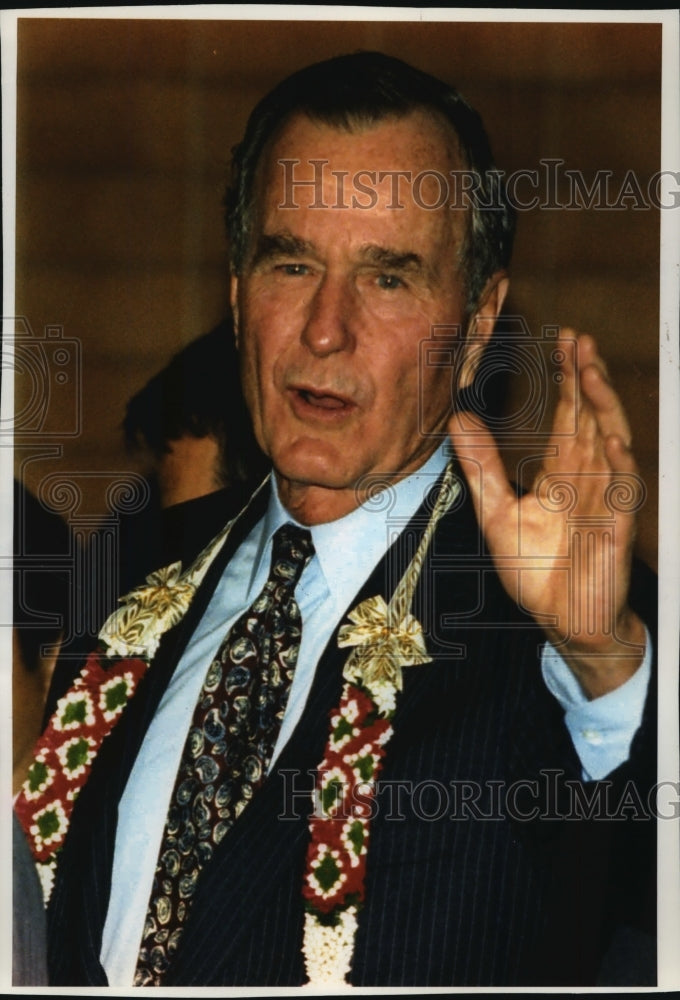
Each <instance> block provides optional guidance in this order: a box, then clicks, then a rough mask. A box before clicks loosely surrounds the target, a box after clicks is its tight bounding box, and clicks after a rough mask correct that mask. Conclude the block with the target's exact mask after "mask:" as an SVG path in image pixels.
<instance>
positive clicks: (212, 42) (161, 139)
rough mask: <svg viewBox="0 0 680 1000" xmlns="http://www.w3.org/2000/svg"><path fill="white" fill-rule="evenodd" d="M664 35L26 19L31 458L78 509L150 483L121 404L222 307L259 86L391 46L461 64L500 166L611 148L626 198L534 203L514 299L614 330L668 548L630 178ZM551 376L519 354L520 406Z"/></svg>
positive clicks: (653, 255) (26, 428) (646, 224)
mask: <svg viewBox="0 0 680 1000" xmlns="http://www.w3.org/2000/svg"><path fill="white" fill-rule="evenodd" d="M660 41H661V28H660V26H659V25H653V24H652V25H648V24H646V25H643V24H630V25H623V24H568V23H561V24H560V23H556V24H532V23H517V24H510V23H455V22H446V23H422V22H421V21H413V22H384V21H381V20H378V19H377V18H376V20H375V21H367V22H361V23H357V22H332V23H328V22H314V21H302V22H300V21H298V22H288V21H276V22H272V21H161V20H144V19H140V20H105V19H97V20H87V19H79V18H66V19H20V20H19V26H18V90H17V93H18V114H17V121H18V126H17V128H18V131H17V218H16V239H17V243H16V251H17V258H16V267H17V280H16V313H17V316H18V317H21V318H23V319H21V320H19V319H18V320H17V330H16V334H17V343H18V344H20V346H21V351H19V352H18V354H17V362H16V369H17V374H16V392H17V418H16V428H17V437H16V442H17V445H16V458H17V472H18V474H19V475H20V477H21V478H23V479H24V480H25V481H26V483H27V485H28V486H29V487H30V488H31V489H32V490H33V491H34V492H36V493H39V494H41V495H42V496H43V497H45V499H48V500H50V501H51V502H52V503H53V504H56V505H57V506H59V504H60V503H61V509H62V510H63V512H64V513H65V515H66V516H67V517H69V518H73V517H74V516H77V517H80V518H81V519H82V518H92V519H93V520H96V519H97V518H99V517H101V516H102V515H104V514H107V512H108V513H109V514H110V512H111V510H112V509H115V510H117V509H120V508H121V506H122V507H125V505H126V504H127V505H128V506H132V507H134V505H135V504H137V503H138V502H139V497H137V496H136V495H135V494H134V489H132V491H131V492H130V493H129V495H127V494H126V487H125V483H126V476H128V475H129V473H130V472H134V470H135V464H134V460H133V459H131V458H130V457H129V456H128V455H126V453H125V451H124V448H123V444H122V437H121V433H120V423H121V420H122V418H123V415H124V412H125V404H126V402H127V400H128V398H129V397H130V396H131V395H132V394H133V393H134V392H136V391H137V390H138V389H139V388H140V387H141V386H142V385H143V384H144V383H145V382H146V381H147V379H148V378H149V377H150V376H151V375H153V374H154V373H155V372H157V371H158V370H159V369H161V368H162V367H163V366H164V365H165V363H166V362H167V361H168V360H169V358H170V356H171V355H172V354H173V353H175V352H176V351H177V350H179V349H180V348H181V347H183V346H184V345H185V344H186V343H188V342H189V341H190V340H192V339H194V338H195V337H197V336H198V335H199V334H202V333H204V332H205V331H207V330H208V329H210V328H211V327H212V326H213V325H215V324H216V323H217V322H218V321H219V320H220V319H221V318H222V316H223V315H224V314H225V311H226V307H227V280H226V277H227V272H226V248H225V240H224V235H223V225H222V208H221V201H222V195H223V189H224V183H225V178H226V177H227V174H228V163H229V155H230V149H231V147H232V145H233V144H234V143H235V142H236V141H237V140H238V139H239V138H240V135H241V132H242V129H243V126H244V123H245V120H246V117H247V114H248V111H249V109H250V108H251V107H252V105H253V103H254V102H255V101H256V100H257V99H258V98H259V97H260V96H261V95H262V94H263V93H264V92H266V91H267V89H268V88H270V87H271V86H272V85H273V84H274V83H275V82H276V81H277V80H279V79H280V78H281V77H282V76H284V75H285V74H287V73H288V72H290V71H291V70H293V69H296V68H298V67H300V66H302V65H304V64H307V63H309V62H312V61H316V60H317V59H321V58H324V57H327V56H331V55H334V54H338V53H341V52H346V51H351V50H355V49H358V48H377V49H382V50H384V51H386V52H388V53H390V54H393V55H396V56H399V57H402V58H404V59H406V60H408V61H410V62H412V63H414V64H415V65H417V66H419V67H421V68H423V69H426V70H428V71H430V72H433V73H434V74H436V75H439V76H441V77H443V78H445V79H447V80H449V81H451V82H453V83H455V84H456V85H457V86H458V88H459V89H460V90H461V91H462V93H463V94H464V95H465V96H466V97H467V98H468V100H469V101H470V102H471V103H472V104H473V105H474V106H475V107H477V109H478V110H479V111H480V112H481V114H482V116H483V118H484V120H485V122H486V125H487V128H488V131H489V133H490V136H491V138H492V145H493V148H494V152H495V155H496V159H497V162H498V164H499V166H500V167H502V168H503V169H504V170H505V171H507V172H513V171H517V170H521V169H525V170H539V171H543V172H542V173H541V174H540V176H541V178H543V177H544V176H545V169H546V168H545V167H541V161H546V160H559V161H563V162H562V163H561V164H560V167H559V172H560V182H559V186H558V187H559V191H558V192H557V198H558V201H559V203H560V204H565V203H568V202H569V198H570V195H569V191H568V189H567V187H566V186H565V185H566V180H565V178H564V175H563V171H564V170H565V169H570V170H579V171H582V172H583V176H584V178H585V179H586V181H588V182H590V181H592V180H593V178H594V177H595V176H596V174H597V171H610V172H611V186H610V194H611V198H612V199H613V200H614V201H616V200H617V199H618V200H619V202H620V204H619V207H618V208H617V209H611V208H610V209H609V210H607V209H605V208H598V207H597V205H596V204H594V205H592V206H591V207H590V208H589V209H584V208H579V207H575V208H572V209H566V208H564V207H562V208H560V207H553V208H540V207H539V208H535V209H532V210H529V211H524V212H522V213H521V214H520V218H519V231H518V238H517V244H516V252H515V256H514V261H513V267H512V279H513V280H512V287H511V296H510V302H509V304H508V306H507V307H506V312H509V313H511V314H513V315H518V316H522V317H524V319H525V321H526V323H527V325H528V327H529V329H530V330H531V333H532V334H533V336H534V337H535V338H537V339H538V340H540V338H541V335H542V330H543V329H544V327H546V326H555V325H569V326H573V327H575V328H577V329H579V330H587V331H589V332H592V333H593V334H595V335H597V337H598V339H599V340H600V342H601V346H602V349H603V351H604V353H605V355H606V357H607V359H608V362H609V366H610V371H611V375H612V377H613V380H614V381H615V383H616V385H617V387H618V389H619V390H620V392H621V394H622V396H623V398H624V401H625V403H626V405H627V407H628V409H629V412H630V416H631V422H632V425H633V433H634V438H635V447H636V453H637V457H638V460H639V463H640V466H641V472H642V475H643V477H644V480H645V483H646V486H647V491H648V496H647V501H646V504H645V507H644V509H643V514H642V520H641V525H640V531H639V539H638V548H639V551H640V552H641V554H642V555H643V556H644V557H645V558H646V559H647V560H648V561H649V562H650V563H652V564H654V563H655V559H656V530H657V518H656V503H657V456H658V440H657V408H658V336H659V333H658V330H659V311H658V270H659V213H658V211H656V210H655V209H654V208H649V207H648V208H644V207H640V206H639V203H638V199H637V197H636V196H635V194H634V193H633V195H632V196H631V197H629V198H627V199H626V198H621V197H620V194H621V190H620V189H621V187H622V185H623V184H624V180H625V178H626V176H627V175H628V172H629V171H633V172H634V176H635V179H636V181H637V182H638V183H639V185H640V188H641V190H642V191H643V192H645V193H646V185H647V183H648V181H649V179H650V177H652V176H653V175H654V173H655V172H656V171H657V170H658V169H659V152H660V67H661V55H660ZM541 183H542V184H543V181H541ZM518 191H519V193H520V196H521V197H522V198H526V199H527V200H528V198H529V197H530V195H531V194H532V193H533V192H532V191H531V190H530V189H529V188H528V187H527V186H524V187H520V188H519V189H518ZM553 194H555V191H553ZM38 343H40V345H41V346H40V349H38V346H37V345H38ZM40 352H42V353H40ZM38 353H40V358H38ZM534 391H535V387H534V386H531V385H529V386H528V387H527V375H526V372H522V371H520V372H519V373H516V375H515V379H514V385H513V390H512V393H513V394H514V395H513V394H511V396H510V400H509V402H508V406H509V407H510V411H511V412H512V411H513V407H514V408H515V412H519V410H520V409H521V407H522V406H523V405H524V404H523V400H524V399H525V396H526V394H527V392H534ZM513 400H514V402H513ZM506 450H507V451H508V452H509V460H510V462H511V464H512V463H515V461H516V457H517V456H516V453H515V452H514V451H513V449H512V448H509V450H508V449H506ZM128 482H130V481H128ZM69 484H70V487H69ZM60 490H61V491H62V494H64V490H66V493H65V494H64V495H63V496H61V499H60ZM64 496H65V497H66V498H65V499H64Z"/></svg>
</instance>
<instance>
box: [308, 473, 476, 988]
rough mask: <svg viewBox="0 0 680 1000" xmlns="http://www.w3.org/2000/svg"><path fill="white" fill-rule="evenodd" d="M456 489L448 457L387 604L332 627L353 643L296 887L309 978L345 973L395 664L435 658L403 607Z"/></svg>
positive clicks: (397, 679)
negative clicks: (422, 529) (298, 888)
mask: <svg viewBox="0 0 680 1000" xmlns="http://www.w3.org/2000/svg"><path fill="white" fill-rule="evenodd" d="M459 492H460V484H459V483H458V482H457V480H456V479H455V477H454V475H453V471H452V469H451V466H450V465H449V466H448V467H447V469H446V472H445V475H444V479H443V481H442V486H441V489H440V491H439V495H438V497H437V501H436V503H435V506H434V508H433V511H432V514H431V516H430V520H429V522H428V525H427V527H426V529H425V532H424V534H423V537H422V539H421V542H420V545H419V546H418V549H417V551H416V553H415V555H414V557H413V559H412V560H411V563H410V564H409V566H408V568H407V570H406V572H405V573H404V575H403V577H402V579H401V580H400V581H399V584H398V585H397V588H396V589H395V591H394V594H393V596H392V598H391V600H390V602H389V604H387V602H386V601H385V600H384V598H383V597H381V596H376V597H370V598H368V600H366V601H363V602H362V603H361V604H359V605H358V607H356V608H355V609H354V610H353V611H352V612H350V614H349V618H350V622H351V623H352V624H349V625H343V626H342V627H341V629H340V631H339V633H338V646H340V647H341V648H343V647H350V646H351V647H354V648H353V650H352V652H351V653H350V655H349V657H348V659H347V662H346V664H345V668H344V671H343V677H344V679H345V683H344V686H343V690H342V695H341V699H340V704H339V706H338V708H337V709H336V710H335V711H333V712H332V713H331V716H330V729H329V735H328V741H327V743H326V749H325V752H324V757H323V760H322V761H321V763H320V765H319V767H318V771H317V781H316V786H315V790H314V810H313V812H312V814H311V817H310V820H309V830H310V843H309V847H308V850H307V860H306V870H305V878H304V884H303V889H302V893H303V896H304V899H305V910H306V912H305V924H304V940H303V952H304V958H305V967H306V971H307V977H308V983H309V985H311V986H329V985H346V984H347V982H348V976H349V973H350V971H351V966H352V958H353V954H354V940H355V936H356V932H357V929H358V914H359V911H360V909H361V907H362V905H363V902H364V898H365V877H366V860H367V854H368V847H369V842H370V833H371V816H372V802H373V798H374V796H375V791H376V783H377V778H378V774H379V772H380V770H381V767H382V762H383V758H384V756H385V748H386V745H387V743H388V742H389V740H390V738H391V736H392V733H393V729H392V719H393V716H394V712H395V710H396V702H397V692H398V691H400V690H401V688H402V669H403V668H404V667H407V666H412V665H415V664H420V663H428V662H430V661H431V659H432V658H431V657H430V656H429V655H428V652H427V648H426V645H425V639H424V636H423V630H422V627H421V625H420V623H419V622H418V621H417V619H416V618H414V616H413V615H412V614H411V612H410V607H411V603H412V600H413V594H414V592H415V588H416V585H417V583H418V579H419V577H420V572H421V569H422V565H423V562H424V559H425V556H426V553H427V550H428V548H429V545H430V541H431V539H432V535H433V534H434V529H435V527H436V525H437V523H438V521H439V520H440V518H441V517H442V516H443V514H444V513H445V512H446V511H447V510H448V509H449V508H450V506H451V504H452V503H453V501H454V499H455V498H456V497H457V495H458V493H459Z"/></svg>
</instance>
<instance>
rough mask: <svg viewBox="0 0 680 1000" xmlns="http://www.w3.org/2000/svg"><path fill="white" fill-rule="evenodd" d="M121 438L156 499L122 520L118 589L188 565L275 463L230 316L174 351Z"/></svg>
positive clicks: (143, 392) (135, 400)
mask: <svg viewBox="0 0 680 1000" xmlns="http://www.w3.org/2000/svg"><path fill="white" fill-rule="evenodd" d="M123 433H124V438H125V444H126V447H127V449H128V451H129V452H130V453H131V454H134V455H136V456H137V457H139V458H141V459H142V461H143V462H144V463H145V466H146V468H145V473H146V475H147V478H148V482H149V487H150V493H151V496H150V500H149V502H148V504H147V505H146V507H145V508H144V510H143V511H141V512H139V513H137V514H132V515H129V516H123V517H122V518H121V524H120V557H119V566H120V577H119V580H120V587H119V591H120V593H121V594H124V593H126V592H127V591H128V590H130V588H131V587H133V586H135V585H136V584H138V583H140V582H141V581H143V580H144V578H145V576H146V575H147V574H148V573H150V572H152V571H153V570H155V569H159V568H160V567H161V566H166V565H168V564H169V563H172V562H175V561H177V560H181V561H182V564H183V565H184V566H186V565H188V563H190V562H191V561H192V560H193V559H194V558H195V557H196V556H197V555H198V553H199V552H200V551H201V549H202V548H203V547H204V546H205V545H206V544H207V543H208V542H209V541H210V539H211V538H212V537H213V536H214V535H216V534H217V532H218V531H219V530H220V528H222V526H223V525H224V523H225V521H227V520H228V519H229V518H230V517H232V516H233V515H234V514H237V513H238V511H239V510H240V509H241V507H242V506H243V505H244V503H245V502H246V500H247V498H248V497H249V496H250V494H251V493H252V491H253V489H254V488H255V487H256V486H258V485H259V483H260V482H261V481H262V479H263V478H264V476H265V474H266V473H267V471H268V469H269V463H268V461H267V460H266V459H265V457H264V456H263V455H262V453H261V451H260V449H259V447H258V445H257V443H256V441H255V438H254V436H253V432H252V427H251V421H250V416H249V414H248V411H247V409H246V406H245V403H244V400H243V395H242V391H241V383H240V379H239V372H238V356H237V354H236V349H235V346H234V333H233V328H232V325H231V322H230V321H229V320H228V319H225V320H223V321H222V322H221V323H220V324H218V326H216V327H215V328H214V329H212V330H211V331H210V332H209V333H206V334H204V335H203V336H201V337H198V338H197V339H196V340H193V341H191V343H189V344H188V345H187V346H186V347H185V348H184V349H183V350H181V351H179V352H178V353H177V354H175V355H174V356H173V357H172V359H171V360H170V362H169V363H168V364H167V365H166V367H165V368H163V369H162V370H161V371H160V372H158V373H157V374H156V375H154V376H153V377H152V378H151V379H150V380H149V381H148V382H147V383H146V384H145V385H144V386H143V388H142V389H140V390H139V392H137V393H136V394H135V395H134V396H133V397H132V398H131V399H130V400H129V402H128V404H127V408H126V413H125V419H124V421H123Z"/></svg>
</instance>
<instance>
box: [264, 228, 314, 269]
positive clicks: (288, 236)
mask: <svg viewBox="0 0 680 1000" xmlns="http://www.w3.org/2000/svg"><path fill="white" fill-rule="evenodd" d="M313 251H314V244H313V243H310V242H309V240H303V239H300V238H299V237H298V236H293V234H292V233H285V232H282V233H261V234H260V236H259V237H258V240H257V243H256V245H255V252H254V253H253V263H255V264H257V263H260V262H261V261H266V260H272V259H273V258H275V257H288V256H290V257H301V256H303V255H304V254H309V253H313Z"/></svg>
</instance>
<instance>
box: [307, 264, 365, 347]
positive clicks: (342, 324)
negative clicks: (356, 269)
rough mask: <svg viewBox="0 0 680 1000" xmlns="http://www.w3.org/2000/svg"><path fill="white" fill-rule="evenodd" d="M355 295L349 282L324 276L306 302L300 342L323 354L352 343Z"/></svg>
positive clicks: (350, 345)
mask: <svg viewBox="0 0 680 1000" xmlns="http://www.w3.org/2000/svg"><path fill="white" fill-rule="evenodd" d="M356 306H357V303H356V295H355V292H354V291H353V289H352V287H351V284H350V282H349V281H346V280H343V279H342V278H335V277H332V276H331V275H328V274H326V275H324V277H323V279H322V281H321V282H320V284H319V285H318V287H317V288H316V290H315V292H314V296H313V298H312V300H311V302H310V305H309V311H308V314H307V320H306V323H305V326H304V329H303V331H302V341H303V343H304V344H306V346H307V347H308V348H309V350H310V351H311V352H312V354H316V355H318V356H319V357H324V356H325V355H327V354H333V353H335V352H336V351H346V350H351V349H352V348H353V346H354V328H355V319H356V317H355V312H356Z"/></svg>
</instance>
